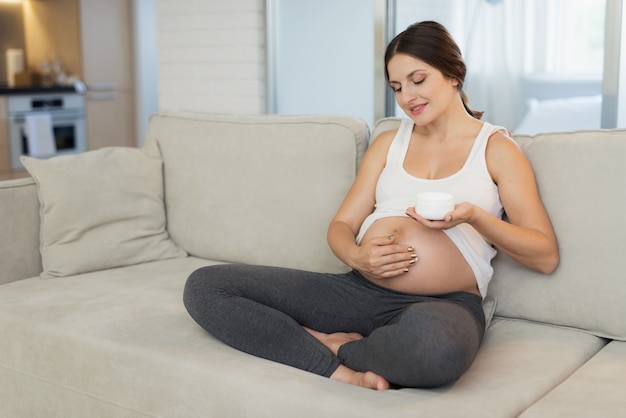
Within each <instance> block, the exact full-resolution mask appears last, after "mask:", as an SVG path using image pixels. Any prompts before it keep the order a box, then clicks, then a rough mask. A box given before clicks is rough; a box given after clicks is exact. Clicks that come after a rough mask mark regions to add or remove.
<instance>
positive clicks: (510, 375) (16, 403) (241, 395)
mask: <svg viewBox="0 0 626 418" xmlns="http://www.w3.org/2000/svg"><path fill="white" fill-rule="evenodd" d="M214 263H215V262H213V261H207V260H203V259H199V258H195V257H187V258H182V259H171V260H163V261H156V262H151V263H145V264H139V265H134V266H129V267H124V268H117V269H110V270H103V271H99V272H92V273H85V274H81V275H77V276H67V277H61V278H57V279H55V280H41V279H40V278H32V279H25V280H20V281H17V282H13V283H9V284H6V285H3V286H2V289H1V290H2V291H0V335H2V338H1V339H0V411H1V412H2V415H5V416H41V415H46V416H89V417H107V416H123V417H125V416H128V417H137V416H159V417H205V416H259V417H276V416H294V417H295V416H297V417H305V418H306V417H320V416H342V417H344V416H345V417H380V416H394V417H414V416H415V414H416V413H417V411H420V416H458V413H459V411H463V415H462V416H464V417H466V416H467V417H471V416H476V417H498V418H499V417H502V416H516V415H517V414H519V413H520V412H521V411H523V410H524V409H525V408H527V407H528V406H530V405H531V404H532V403H533V402H535V401H536V400H538V399H540V398H541V397H542V396H543V395H544V394H545V393H547V392H548V391H550V390H551V389H552V388H553V387H554V386H556V385H557V384H558V383H559V382H561V381H563V380H565V378H566V377H567V376H569V375H570V374H572V373H573V372H574V371H575V370H576V369H577V368H578V367H580V365H581V364H583V363H584V362H585V361H586V360H587V359H588V358H590V357H591V356H593V354H594V353H596V352H597V351H598V350H600V348H601V347H602V346H603V345H604V344H605V342H604V341H603V340H601V339H599V338H597V337H594V336H592V335H589V334H586V333H582V332H580V331H575V330H568V329H562V328H555V327H551V326H545V325H540V324H534V323H529V322H524V321H512V320H504V319H501V318H496V319H494V321H493V322H492V325H491V327H490V328H489V330H488V331H487V335H486V338H485V341H484V342H483V346H482V348H481V350H480V351H479V354H478V357H477V359H476V361H475V363H474V365H473V366H472V367H471V368H470V370H469V371H468V372H467V373H466V374H465V375H464V376H463V377H462V378H461V379H460V380H459V381H458V382H456V383H455V384H453V385H450V386H447V387H443V388H439V389H436V390H417V389H401V390H391V391H387V392H385V393H375V392H372V391H369V390H365V389H361V388H357V387H353V386H350V385H345V384H342V383H337V382H334V381H331V380H329V379H326V378H323V377H320V376H317V375H313V374H310V373H308V372H303V371H300V370H297V369H294V368H292V367H288V366H284V365H280V364H277V363H273V362H270V361H266V360H262V359H259V358H256V357H253V356H250V355H247V354H245V353H242V352H239V351H237V350H235V349H232V348H230V347H228V346H226V345H224V344H222V343H221V342H219V341H217V340H216V339H215V338H213V337H212V336H211V335H209V334H208V333H206V332H205V331H204V330H203V329H201V328H200V327H199V326H198V325H197V324H196V323H195V322H194V321H193V320H192V319H191V318H190V317H189V315H188V314H187V312H186V311H185V308H184V306H183V303H182V292H183V286H184V283H185V280H186V278H187V277H188V276H189V274H190V273H191V272H192V271H194V270H195V269H197V268H199V267H201V266H204V265H208V264H214ZM38 411H44V412H45V413H43V414H41V413H38ZM107 414H109V415H107Z"/></svg>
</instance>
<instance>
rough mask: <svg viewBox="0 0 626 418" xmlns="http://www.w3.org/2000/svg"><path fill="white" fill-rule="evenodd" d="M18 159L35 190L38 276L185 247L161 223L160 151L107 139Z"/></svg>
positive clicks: (176, 252) (175, 252)
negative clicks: (98, 145) (82, 148)
mask: <svg viewBox="0 0 626 418" xmlns="http://www.w3.org/2000/svg"><path fill="white" fill-rule="evenodd" d="M21 161H22V164H23V165H24V166H25V167H26V169H27V170H28V171H29V173H30V174H31V175H32V176H33V178H34V179H35V182H36V183H37V191H38V194H39V203H40V221H41V225H40V248H41V258H42V264H43V272H42V273H41V277H44V278H49V277H60V276H67V275H72V274H78V273H84V272H88V271H95V270H102V269H107V268H113V267H120V266H126V265H130V264H138V263H142V262H147V261H153V260H159V259H164V258H174V257H185V256H186V255H187V254H186V253H185V252H184V251H183V250H182V249H180V248H178V246H176V244H174V242H173V241H172V240H171V239H170V238H169V235H168V232H167V230H166V229H165V226H166V218H165V207H164V201H163V194H164V193H163V173H162V161H161V159H160V158H155V157H153V156H149V155H147V154H146V153H144V152H143V151H141V150H139V149H137V148H129V147H109V148H102V149H99V150H96V151H88V152H85V153H82V154H75V155H65V156H59V157H55V158H51V159H48V160H40V159H36V158H32V157H26V156H22V157H21Z"/></svg>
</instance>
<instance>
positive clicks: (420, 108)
mask: <svg viewBox="0 0 626 418" xmlns="http://www.w3.org/2000/svg"><path fill="white" fill-rule="evenodd" d="M425 107H426V105H425V104H418V105H415V106H411V107H409V111H410V112H411V114H412V115H419V114H420V113H422V111H423V110H424V108H425Z"/></svg>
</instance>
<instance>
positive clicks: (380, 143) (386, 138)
mask: <svg viewBox="0 0 626 418" xmlns="http://www.w3.org/2000/svg"><path fill="white" fill-rule="evenodd" d="M397 133H398V130H397V129H392V130H390V131H384V132H382V133H381V134H380V135H378V136H377V137H376V138H373V139H372V141H371V142H370V148H371V147H373V146H376V147H386V148H389V145H390V144H391V141H393V138H395V136H396V134H397Z"/></svg>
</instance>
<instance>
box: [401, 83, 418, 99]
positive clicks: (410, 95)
mask: <svg viewBox="0 0 626 418" xmlns="http://www.w3.org/2000/svg"><path fill="white" fill-rule="evenodd" d="M400 98H401V99H402V101H403V102H404V103H410V102H411V101H413V100H414V99H415V93H414V92H413V91H411V88H410V86H408V85H406V86H402V90H401V91H400Z"/></svg>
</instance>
